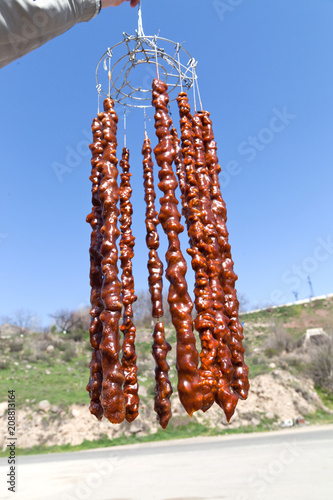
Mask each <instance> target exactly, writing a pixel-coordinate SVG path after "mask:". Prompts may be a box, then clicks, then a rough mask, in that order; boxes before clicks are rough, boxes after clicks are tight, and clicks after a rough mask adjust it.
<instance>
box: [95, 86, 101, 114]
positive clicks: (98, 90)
mask: <svg viewBox="0 0 333 500" xmlns="http://www.w3.org/2000/svg"><path fill="white" fill-rule="evenodd" d="M96 89H97V114H99V98H100V97H101V94H100V91H101V89H102V85H101V84H100V83H99V84H98V85H96Z"/></svg>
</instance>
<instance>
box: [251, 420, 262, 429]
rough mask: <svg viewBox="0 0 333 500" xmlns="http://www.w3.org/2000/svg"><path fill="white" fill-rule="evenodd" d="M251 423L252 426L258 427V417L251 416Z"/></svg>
mask: <svg viewBox="0 0 333 500" xmlns="http://www.w3.org/2000/svg"><path fill="white" fill-rule="evenodd" d="M251 425H253V427H258V425H260V419H259V418H251Z"/></svg>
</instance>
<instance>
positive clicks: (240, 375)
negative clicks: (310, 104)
mask: <svg viewBox="0 0 333 500" xmlns="http://www.w3.org/2000/svg"><path fill="white" fill-rule="evenodd" d="M200 118H201V123H202V126H203V139H204V144H205V154H206V164H207V167H208V171H209V174H210V178H211V199H212V211H213V213H214V216H215V220H216V228H217V232H218V239H219V244H220V247H221V251H222V261H223V279H222V284H223V289H224V310H225V314H226V316H227V317H228V327H229V330H230V334H231V335H230V338H228V340H227V344H228V347H229V349H230V352H231V356H232V363H233V366H234V374H233V378H232V382H231V386H232V388H233V390H234V391H235V393H236V394H238V396H239V397H240V398H242V399H246V398H247V396H248V391H249V387H250V384H249V380H248V372H249V369H248V367H247V366H246V364H245V362H244V347H243V345H242V341H243V338H244V335H243V327H242V325H241V323H240V321H239V318H238V308H239V302H238V300H237V292H236V289H235V283H236V280H237V275H236V274H235V272H234V270H233V265H234V263H233V260H232V258H231V247H230V244H229V241H228V237H229V234H228V231H227V227H226V222H227V211H226V206H225V202H224V200H223V198H222V195H221V189H220V182H219V177H218V174H219V173H220V171H221V167H220V165H219V163H218V158H217V154H216V151H217V146H216V142H215V141H214V134H213V128H212V121H211V119H210V113H208V112H207V111H204V112H202V113H200Z"/></svg>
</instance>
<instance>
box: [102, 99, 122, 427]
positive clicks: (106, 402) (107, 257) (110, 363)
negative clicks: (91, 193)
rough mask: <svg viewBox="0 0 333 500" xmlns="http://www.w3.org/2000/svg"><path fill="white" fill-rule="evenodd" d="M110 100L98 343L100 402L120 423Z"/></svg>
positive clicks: (115, 195) (114, 177) (116, 190)
mask: <svg viewBox="0 0 333 500" xmlns="http://www.w3.org/2000/svg"><path fill="white" fill-rule="evenodd" d="M113 106H114V102H113V101H112V99H109V98H106V99H105V100H104V110H105V115H104V117H103V119H102V124H103V141H102V144H103V147H104V152H103V157H102V160H101V162H100V163H99V164H98V167H99V168H100V169H101V171H102V175H103V178H102V181H101V184H100V188H99V198H100V201H101V205H102V216H103V224H104V225H103V227H102V229H101V233H102V235H103V237H104V239H103V243H102V246H101V255H102V257H103V260H102V272H103V286H102V299H103V302H104V307H105V309H104V311H103V312H102V313H101V315H100V319H101V321H102V322H103V338H102V341H101V344H100V351H101V353H102V365H103V386H102V387H103V389H102V397H101V403H102V406H103V409H104V415H105V417H106V418H107V419H108V420H110V422H112V423H116V424H119V423H121V422H122V421H123V420H124V418H125V396H124V393H123V384H124V380H125V377H124V374H123V371H122V367H121V364H120V362H119V351H120V339H119V320H120V317H121V310H122V301H121V282H120V281H119V278H118V267H117V261H118V250H117V245H116V241H117V239H118V237H119V235H120V231H119V229H118V227H117V220H118V215H119V209H118V208H117V203H118V200H119V187H118V184H117V177H118V170H117V163H118V160H117V157H116V147H117V139H116V133H117V123H118V117H117V115H116V113H115V111H114V109H113Z"/></svg>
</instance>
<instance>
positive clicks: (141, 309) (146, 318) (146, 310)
mask: <svg viewBox="0 0 333 500" xmlns="http://www.w3.org/2000/svg"><path fill="white" fill-rule="evenodd" d="M137 297H138V299H137V301H136V302H135V303H134V304H133V311H134V324H135V325H136V326H138V327H142V328H143V327H149V326H151V324H152V323H154V321H155V320H154V319H153V318H152V315H151V310H152V305H151V298H150V293H149V291H148V290H140V291H139V292H138V293H137ZM163 308H164V316H163V322H164V325H165V326H170V325H171V315H170V312H169V304H168V300H167V291H165V293H164V294H163Z"/></svg>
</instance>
